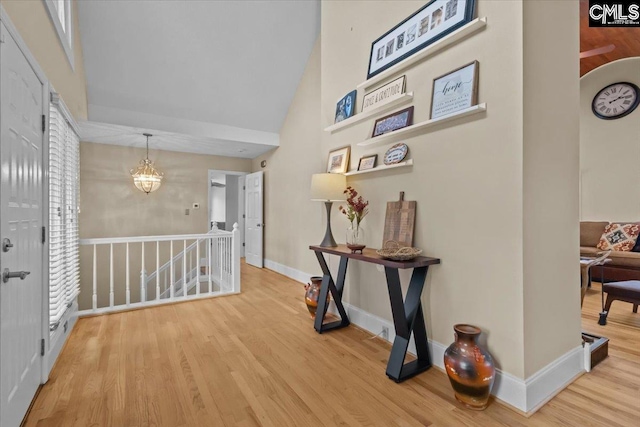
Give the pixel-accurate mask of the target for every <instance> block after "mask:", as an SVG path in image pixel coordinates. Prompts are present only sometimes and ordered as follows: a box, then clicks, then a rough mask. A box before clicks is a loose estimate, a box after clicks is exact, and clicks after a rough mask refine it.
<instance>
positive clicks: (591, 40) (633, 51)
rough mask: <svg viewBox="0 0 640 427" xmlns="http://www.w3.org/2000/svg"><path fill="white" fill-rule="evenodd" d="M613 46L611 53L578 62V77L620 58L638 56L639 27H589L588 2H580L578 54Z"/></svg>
mask: <svg viewBox="0 0 640 427" xmlns="http://www.w3.org/2000/svg"><path fill="white" fill-rule="evenodd" d="M610 44H613V45H615V49H613V50H612V51H611V52H608V53H603V54H600V55H595V56H591V57H589V58H584V59H581V60H580V76H584V75H585V74H587V73H588V72H589V71H591V70H594V69H596V68H598V67H599V66H601V65H604V64H607V63H609V62H612V61H616V60H618V59H622V58H629V57H632V56H640V27H635V28H631V27H609V28H603V27H589V1H588V0H580V52H584V51H588V50H591V49H597V48H599V47H603V46H607V45H610Z"/></svg>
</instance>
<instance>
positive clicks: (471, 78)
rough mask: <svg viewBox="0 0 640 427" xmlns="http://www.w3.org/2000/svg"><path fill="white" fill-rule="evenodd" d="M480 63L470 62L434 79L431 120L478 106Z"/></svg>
mask: <svg viewBox="0 0 640 427" xmlns="http://www.w3.org/2000/svg"><path fill="white" fill-rule="evenodd" d="M479 70H480V63H479V62H478V61H473V62H470V63H469V64H466V65H463V66H462V67H460V68H456V69H455V70H453V71H450V72H448V73H447V74H444V75H442V76H440V77H436V78H435V79H433V90H432V92H431V113H430V118H431V119H437V118H440V117H443V116H447V115H449V114H453V113H456V112H458V111H461V110H465V109H467V108H469V107H472V106H474V105H477V104H478V76H479Z"/></svg>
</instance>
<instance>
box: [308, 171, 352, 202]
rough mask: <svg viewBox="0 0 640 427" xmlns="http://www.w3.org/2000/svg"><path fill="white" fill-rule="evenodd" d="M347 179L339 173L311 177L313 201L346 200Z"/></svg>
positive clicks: (317, 174) (318, 174)
mask: <svg viewBox="0 0 640 427" xmlns="http://www.w3.org/2000/svg"><path fill="white" fill-rule="evenodd" d="M346 188H347V177H346V176H344V175H342V174H338V173H316V174H314V175H312V176H311V200H321V201H323V202H325V201H328V200H329V201H341V200H346V197H345V195H344V190H345V189H346Z"/></svg>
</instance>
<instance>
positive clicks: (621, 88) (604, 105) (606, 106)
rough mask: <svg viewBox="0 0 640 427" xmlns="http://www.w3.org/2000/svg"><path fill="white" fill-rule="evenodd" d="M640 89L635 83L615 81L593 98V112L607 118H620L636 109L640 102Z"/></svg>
mask: <svg viewBox="0 0 640 427" xmlns="http://www.w3.org/2000/svg"><path fill="white" fill-rule="evenodd" d="M639 92H640V89H638V86H636V85H634V84H633V83H614V84H612V85H609V86H607V87H605V88H604V89H602V90H601V91H600V92H598V94H597V95H596V96H595V97H594V98H593V102H592V103H591V109H592V110H593V114H595V115H596V116H597V117H599V118H601V119H605V120H611V119H619V118H620V117H624V116H626V115H627V114H629V113H631V112H632V111H633V110H635V109H636V107H637V106H638V104H639V103H640V93H639Z"/></svg>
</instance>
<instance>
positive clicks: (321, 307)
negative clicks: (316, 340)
mask: <svg viewBox="0 0 640 427" xmlns="http://www.w3.org/2000/svg"><path fill="white" fill-rule="evenodd" d="M316 258H318V263H319V264H320V268H321V269H322V273H323V276H322V284H321V285H320V294H319V295H318V309H317V310H316V319H315V322H314V325H313V327H314V328H315V330H316V331H317V332H318V333H320V334H321V333H323V332H326V331H330V330H332V329H339V328H344V327H345V326H349V324H351V322H350V321H349V317H348V316H347V312H346V310H345V309H344V306H343V305H342V291H343V290H344V281H345V278H346V276H347V263H348V261H349V258H347V257H340V265H339V266H338V277H337V283H334V281H333V277H331V271H329V266H327V261H326V260H325V258H324V255H323V254H322V252H316ZM329 292H331V295H332V296H333V301H334V302H335V304H336V308H337V309H338V313H339V314H340V320H337V321H335V322H330V323H326V324H324V323H323V322H324V317H325V315H326V314H327V309H328V308H329V304H328V303H327V295H328V294H329Z"/></svg>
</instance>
